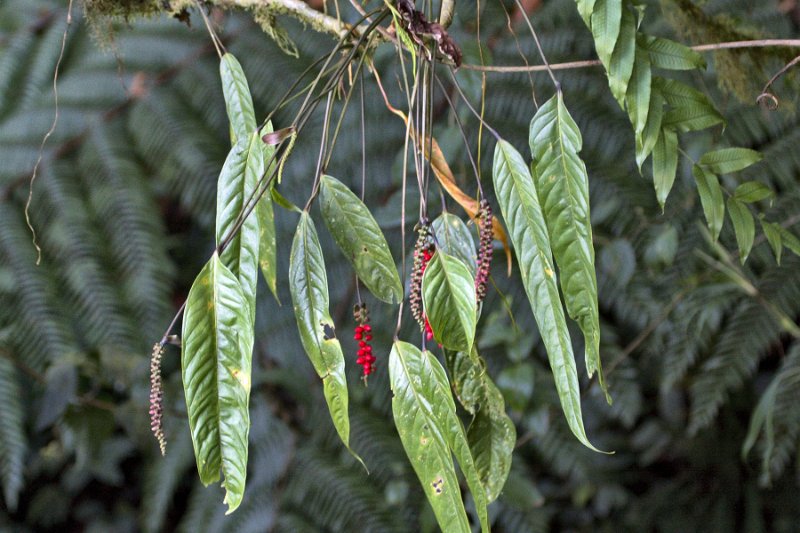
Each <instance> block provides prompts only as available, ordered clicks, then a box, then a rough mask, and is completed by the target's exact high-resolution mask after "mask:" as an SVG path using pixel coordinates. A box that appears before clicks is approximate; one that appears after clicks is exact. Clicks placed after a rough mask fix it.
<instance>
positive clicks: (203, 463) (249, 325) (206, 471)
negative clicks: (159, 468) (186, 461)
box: [181, 253, 253, 513]
mask: <svg viewBox="0 0 800 533" xmlns="http://www.w3.org/2000/svg"><path fill="white" fill-rule="evenodd" d="M252 354H253V321H252V319H251V316H250V313H249V312H248V304H247V300H246V298H245V295H244V292H243V291H242V288H241V285H240V284H239V281H238V280H237V279H236V276H234V275H233V273H232V272H231V271H230V270H228V268H227V267H225V265H224V264H223V263H222V261H221V260H220V258H219V257H218V256H217V254H216V253H215V254H214V255H213V256H212V257H211V259H210V260H209V261H208V263H206V266H205V267H203V269H202V270H201V271H200V273H199V274H198V275H197V278H196V279H195V280H194V283H193V284H192V288H191V290H190V291H189V296H188V297H187V300H186V310H185V311H184V313H183V333H182V343H181V367H182V369H183V371H182V377H183V389H184V392H185V394H186V409H187V411H188V415H189V427H190V429H191V433H192V443H193V444H194V454H195V458H196V459H197V470H198V472H199V473H200V481H202V482H203V484H204V485H208V484H210V483H213V482H215V481H218V480H219V478H220V469H221V470H222V474H223V475H224V476H225V481H224V482H223V486H224V487H225V503H227V504H228V513H231V512H233V511H234V510H235V509H236V508H237V507H238V506H239V504H240V503H241V501H242V496H243V494H244V486H245V479H246V476H247V435H248V432H249V430H250V415H249V413H248V401H249V397H250V373H251V361H252Z"/></svg>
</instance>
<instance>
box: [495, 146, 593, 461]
mask: <svg viewBox="0 0 800 533" xmlns="http://www.w3.org/2000/svg"><path fill="white" fill-rule="evenodd" d="M493 179H494V190H495V193H496V194H497V200H498V203H499V204H500V209H501V211H502V213H503V218H504V219H505V221H506V224H507V226H508V228H509V230H510V233H511V240H512V242H513V244H514V248H515V249H516V255H517V263H518V264H519V269H520V275H521V277H522V283H523V285H524V286H525V290H526V292H527V295H528V300H529V302H530V305H531V308H532V310H533V314H534V317H535V318H536V323H537V324H538V325H539V332H540V334H541V336H542V340H543V341H544V345H545V348H546V349H547V357H548V359H549V360H550V367H551V368H552V370H553V376H554V377H555V383H556V390H557V391H558V396H559V398H560V400H561V408H562V409H563V411H564V415H565V416H566V418H567V423H568V424H569V427H570V429H571V430H572V432H573V433H574V434H575V436H576V437H577V438H578V440H580V441H581V442H582V443H583V444H584V445H586V446H587V447H589V448H591V449H593V450H596V448H595V447H594V446H592V444H591V443H590V442H589V439H588V438H587V437H586V430H585V429H584V427H583V416H582V414H581V402H580V388H579V387H578V371H577V369H576V367H575V358H574V356H573V353H572V341H571V339H570V336H569V330H568V329H567V321H566V318H565V316H564V309H563V307H562V306H561V299H560V297H559V293H558V281H557V279H556V273H555V270H554V267H553V259H552V251H551V248H550V237H549V236H548V234H547V226H546V224H545V220H544V215H543V214H542V208H541V206H540V205H539V199H538V198H537V196H536V186H535V184H534V182H533V178H532V177H531V175H530V172H529V170H528V166H527V165H526V164H525V161H524V160H523V159H522V156H520V154H519V152H517V151H516V150H515V149H514V147H513V146H511V145H510V144H509V143H508V142H506V141H504V140H502V139H501V140H499V141H498V142H497V146H496V147H495V151H494V164H493Z"/></svg>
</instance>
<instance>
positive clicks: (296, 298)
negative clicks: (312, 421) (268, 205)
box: [289, 211, 350, 449]
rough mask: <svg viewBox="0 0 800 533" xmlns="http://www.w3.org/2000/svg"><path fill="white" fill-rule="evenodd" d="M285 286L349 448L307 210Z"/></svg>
mask: <svg viewBox="0 0 800 533" xmlns="http://www.w3.org/2000/svg"><path fill="white" fill-rule="evenodd" d="M289 288H290V289H291V293H292V303H293V305H294V315H295V318H296V319H297V329H298V330H299V332H300V341H301V342H302V344H303V348H304V349H305V351H306V354H307V355H308V358H309V359H310V360H311V364H312V365H314V369H315V370H316V371H317V375H319V377H320V378H322V383H323V390H324V393H325V400H326V401H327V402H328V410H329V411H330V413H331V418H332V419H333V425H334V426H335V427H336V431H337V432H338V433H339V437H340V438H341V439H342V442H343V443H344V444H345V446H347V448H348V449H349V448H350V417H349V415H348V410H347V406H348V394H347V379H346V377H345V373H344V355H343V354H342V347H341V345H340V344H339V340H338V339H337V338H336V330H335V329H334V325H333V319H332V318H331V316H330V312H329V310H328V308H329V305H330V301H329V296H328V277H327V275H326V273H325V260H324V258H323V256H322V248H321V247H320V244H319V237H317V230H316V229H315V228H314V222H313V221H312V220H311V217H310V216H309V215H308V212H307V211H303V212H302V213H301V215H300V222H299V223H298V224H297V231H296V232H295V235H294V241H293V242H292V251H291V256H290V260H289Z"/></svg>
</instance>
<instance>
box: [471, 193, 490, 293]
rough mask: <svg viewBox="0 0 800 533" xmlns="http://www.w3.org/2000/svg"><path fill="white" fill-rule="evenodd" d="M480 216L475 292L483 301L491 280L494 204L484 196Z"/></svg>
mask: <svg viewBox="0 0 800 533" xmlns="http://www.w3.org/2000/svg"><path fill="white" fill-rule="evenodd" d="M478 217H479V218H480V220H479V224H480V226H479V227H478V237H479V240H480V245H479V247H478V272H477V273H476V274H475V294H476V296H477V297H478V301H479V302H482V301H483V299H484V298H485V297H486V284H487V282H488V281H489V269H490V267H491V263H492V206H491V205H490V204H489V201H488V200H487V199H486V198H484V199H482V200H481V207H480V211H478Z"/></svg>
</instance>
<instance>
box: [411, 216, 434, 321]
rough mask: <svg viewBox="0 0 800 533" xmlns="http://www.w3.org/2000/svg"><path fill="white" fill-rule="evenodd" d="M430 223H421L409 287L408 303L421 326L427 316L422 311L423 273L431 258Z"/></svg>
mask: <svg viewBox="0 0 800 533" xmlns="http://www.w3.org/2000/svg"><path fill="white" fill-rule="evenodd" d="M430 231H431V230H430V226H428V224H421V225H420V227H419V230H418V232H419V236H418V237H417V242H416V244H415V245H414V264H413V267H412V269H411V285H410V287H409V291H408V292H409V294H408V303H409V306H410V307H411V315H412V316H413V317H414V320H416V321H417V322H418V323H419V327H420V328H424V327H425V316H424V314H423V311H422V274H424V273H425V266H426V265H427V263H428V261H429V260H430V258H431V255H432V253H431V250H430V249H431V244H432V243H431V238H430V237H431V234H430Z"/></svg>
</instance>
